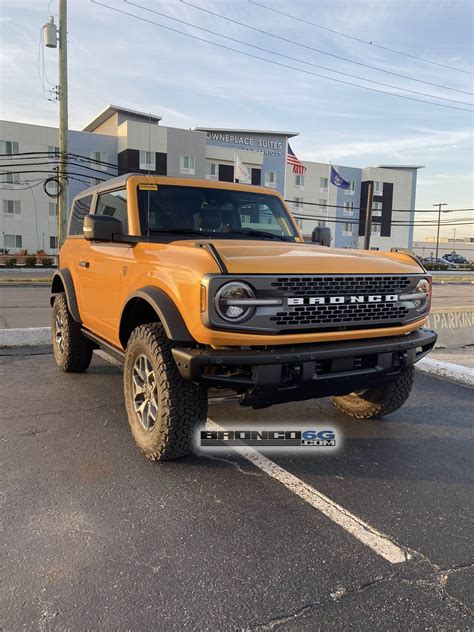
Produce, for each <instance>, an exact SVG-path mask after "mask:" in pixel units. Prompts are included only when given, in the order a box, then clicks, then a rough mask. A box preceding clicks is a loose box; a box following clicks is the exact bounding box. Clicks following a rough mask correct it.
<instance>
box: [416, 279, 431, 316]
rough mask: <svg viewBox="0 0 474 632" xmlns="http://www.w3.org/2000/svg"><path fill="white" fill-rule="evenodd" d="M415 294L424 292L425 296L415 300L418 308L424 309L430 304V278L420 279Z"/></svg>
mask: <svg viewBox="0 0 474 632" xmlns="http://www.w3.org/2000/svg"><path fill="white" fill-rule="evenodd" d="M415 294H424V295H425V296H424V298H423V297H420V298H419V299H417V300H415V301H413V304H414V305H415V307H416V309H417V310H419V311H422V310H424V309H426V308H427V307H428V305H429V300H430V297H431V285H430V282H429V281H428V279H420V281H418V285H417V286H416V289H415Z"/></svg>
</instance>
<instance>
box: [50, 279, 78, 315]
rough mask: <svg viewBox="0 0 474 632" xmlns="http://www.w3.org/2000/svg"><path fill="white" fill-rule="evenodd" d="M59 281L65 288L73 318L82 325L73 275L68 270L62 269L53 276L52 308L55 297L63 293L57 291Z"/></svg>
mask: <svg viewBox="0 0 474 632" xmlns="http://www.w3.org/2000/svg"><path fill="white" fill-rule="evenodd" d="M58 281H60V282H61V285H62V287H63V288H64V292H65V293H66V300H67V306H68V308H69V311H70V312H71V316H72V317H73V318H74V320H75V321H76V322H77V323H82V320H81V317H80V315H79V308H78V306H77V299H76V291H75V289H74V283H73V280H72V275H71V273H70V272H69V270H68V269H67V268H61V269H60V270H57V271H56V272H55V273H54V275H53V280H52V282H51V297H50V299H49V302H50V303H51V307H52V306H53V303H54V298H55V295H56V294H59V292H60V291H61V290H59V289H56V288H57V286H58Z"/></svg>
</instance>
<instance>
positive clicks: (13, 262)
mask: <svg viewBox="0 0 474 632" xmlns="http://www.w3.org/2000/svg"><path fill="white" fill-rule="evenodd" d="M5 265H6V266H7V268H13V266H14V265H16V257H9V258H8V259H5Z"/></svg>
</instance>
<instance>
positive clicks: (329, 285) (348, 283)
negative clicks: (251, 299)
mask: <svg viewBox="0 0 474 632" xmlns="http://www.w3.org/2000/svg"><path fill="white" fill-rule="evenodd" d="M410 283H411V280H410V277H407V276H396V277H394V276H336V277H334V276H315V277H312V276H301V277H299V276H291V277H279V278H277V279H276V281H273V282H272V283H271V286H272V287H273V288H275V290H276V291H277V292H281V293H284V294H285V295H286V296H331V295H333V296H334V295H337V296H348V295H351V294H399V293H401V292H403V291H404V290H406V288H407V287H408V286H409V285H410ZM338 307H340V306H338Z"/></svg>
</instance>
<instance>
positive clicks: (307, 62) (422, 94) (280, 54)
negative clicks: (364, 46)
mask: <svg viewBox="0 0 474 632" xmlns="http://www.w3.org/2000/svg"><path fill="white" fill-rule="evenodd" d="M124 1H126V2H127V4H131V5H133V6H134V7H138V8H139V9H144V10H145V11H148V12H150V13H154V14H156V15H160V16H161V17H164V18H166V19H168V20H173V21H174V22H179V23H180V24H184V25H185V26H190V27H191V28H194V29H198V30H199V31H204V32H205V33H210V34H211V35H215V36H216V37H221V38H223V39H225V40H229V41H231V42H236V43H237V44H242V45H243V46H249V47H250V48H254V49H256V50H260V51H264V52H265V53H270V55H277V56H278V57H283V58H284V59H289V60H291V61H296V62H298V63H301V64H305V65H306V66H313V67H314V68H321V69H322V70H327V71H328V72H333V73H336V74H338V75H343V76H344V77H351V78H352V79H359V80H361V81H366V82H368V83H373V84H376V85H378V86H384V87H385V88H392V89H394V90H401V91H402V92H410V93H411V94H418V95H420V96H424V97H428V98H430V99H441V100H442V101H449V102H450V103H458V104H459V105H467V106H469V107H470V106H472V104H471V103H466V102H465V101H456V100H455V99H448V98H447V97H440V96H437V95H435V94H427V93H426V92H419V91H418V90H411V89H410V88H402V87H400V86H394V85H392V84H390V83H384V82H382V81H375V80H374V79H367V78H366V77H361V76H359V75H354V74H351V73H349V72H343V71H341V70H334V69H333V68H328V67H327V66H321V65H320V64H314V63H312V62H310V61H305V60H304V59H299V58H298V57H291V56H290V55H285V54H283V53H277V52H276V51H273V50H270V49H268V48H264V47H262V46H256V45H255V44H249V43H248V42H243V41H242V40H239V39H236V38H235V37H230V36H229V35H222V34H221V33H217V32H216V31H211V30H210V29H206V28H203V27H201V26H197V25H196V24H193V23H192V22H186V21H185V20H180V19H179V18H174V17H172V16H171V15H167V14H166V13H161V12H160V11H155V10H154V9H149V8H148V7H144V6H142V5H140V4H136V3H135V2H130V1H129V0H124Z"/></svg>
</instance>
